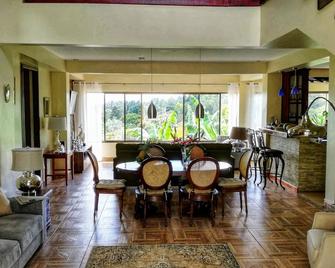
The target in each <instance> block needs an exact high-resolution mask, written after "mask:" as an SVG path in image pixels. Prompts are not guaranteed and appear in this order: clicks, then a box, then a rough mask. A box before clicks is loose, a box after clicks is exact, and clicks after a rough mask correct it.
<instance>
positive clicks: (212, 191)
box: [179, 157, 220, 225]
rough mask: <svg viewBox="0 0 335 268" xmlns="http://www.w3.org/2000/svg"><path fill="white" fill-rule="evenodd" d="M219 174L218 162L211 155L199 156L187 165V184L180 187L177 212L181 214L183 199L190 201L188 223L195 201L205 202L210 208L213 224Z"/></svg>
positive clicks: (213, 222)
mask: <svg viewBox="0 0 335 268" xmlns="http://www.w3.org/2000/svg"><path fill="white" fill-rule="evenodd" d="M219 174H220V168H219V163H218V161H217V160H216V159H214V158H211V157H201V158H198V159H195V160H193V161H192V162H191V163H190V164H189V165H188V167H187V171H186V178H187V180H188V184H187V185H186V186H185V187H182V188H180V195H179V213H180V217H181V218H182V215H183V201H184V200H185V199H187V200H188V201H189V202H190V206H191V210H190V225H192V224H193V211H194V204H195V203H196V202H198V203H199V202H207V203H208V204H209V208H210V217H211V221H212V225H214V224H215V221H214V219H215V213H216V206H217V196H218V193H219V192H218V191H217V189H216V186H217V183H218V178H219Z"/></svg>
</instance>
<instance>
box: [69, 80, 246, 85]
mask: <svg viewBox="0 0 335 268" xmlns="http://www.w3.org/2000/svg"><path fill="white" fill-rule="evenodd" d="M72 84H88V85H150V84H153V85H200V84H199V83H112V82H108V83H107V82H104V83H99V82H77V81H75V82H73V83H72ZM231 84H240V83H237V82H236V83H235V82H234V83H223V84H211V83H209V84H208V83H206V84H201V85H206V86H229V85H231Z"/></svg>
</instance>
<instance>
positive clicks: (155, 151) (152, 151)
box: [147, 144, 165, 157]
mask: <svg viewBox="0 0 335 268" xmlns="http://www.w3.org/2000/svg"><path fill="white" fill-rule="evenodd" d="M147 155H148V156H149V157H155V156H161V157H163V156H164V155H165V150H164V148H163V147H162V146H160V145H158V144H152V145H150V147H149V148H148V150H147Z"/></svg>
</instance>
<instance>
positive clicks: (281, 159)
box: [279, 156, 285, 190]
mask: <svg viewBox="0 0 335 268" xmlns="http://www.w3.org/2000/svg"><path fill="white" fill-rule="evenodd" d="M279 159H280V161H281V164H282V168H281V172H280V179H279V184H280V186H281V188H283V190H285V187H284V186H283V185H282V180H283V173H284V168H285V161H284V159H283V157H282V156H280V157H279Z"/></svg>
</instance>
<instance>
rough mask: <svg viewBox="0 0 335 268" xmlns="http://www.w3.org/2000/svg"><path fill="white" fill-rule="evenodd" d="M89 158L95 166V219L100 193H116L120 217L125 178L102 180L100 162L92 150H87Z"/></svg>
mask: <svg viewBox="0 0 335 268" xmlns="http://www.w3.org/2000/svg"><path fill="white" fill-rule="evenodd" d="M87 154H88V158H89V159H90V161H91V164H92V167H93V181H94V186H93V187H94V193H95V201H94V219H95V217H96V215H97V212H98V205H99V195H100V194H116V195H117V197H118V199H119V205H120V211H119V213H120V214H119V215H120V219H121V217H122V212H123V194H124V191H125V189H126V185H125V182H126V181H125V180H105V179H103V180H101V179H100V178H99V164H98V160H97V158H96V157H95V155H94V154H93V153H92V152H91V151H89V150H88V151H87Z"/></svg>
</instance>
